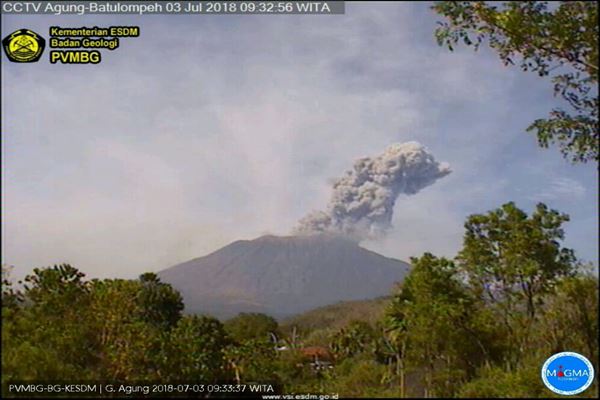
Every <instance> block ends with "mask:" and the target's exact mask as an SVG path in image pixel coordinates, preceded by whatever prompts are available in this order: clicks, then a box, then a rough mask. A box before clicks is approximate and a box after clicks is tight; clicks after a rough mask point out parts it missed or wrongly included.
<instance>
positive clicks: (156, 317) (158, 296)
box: [138, 272, 183, 328]
mask: <svg viewBox="0 0 600 400" xmlns="http://www.w3.org/2000/svg"><path fill="white" fill-rule="evenodd" d="M139 282H140V283H141V290H140V291H139V294H138V302H139V304H140V312H141V317H142V319H143V320H145V321H147V322H148V323H150V324H152V325H154V326H156V327H159V328H160V327H164V328H171V327H172V326H174V325H175V324H176V323H177V321H179V318H181V312H182V311H183V299H182V297H181V294H179V292H177V291H176V290H175V289H173V287H171V285H169V284H167V283H163V282H161V281H160V279H159V278H158V276H157V275H156V274H155V273H152V272H147V273H145V274H142V275H140V277H139Z"/></svg>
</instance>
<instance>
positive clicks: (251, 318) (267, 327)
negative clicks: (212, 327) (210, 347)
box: [225, 313, 279, 342]
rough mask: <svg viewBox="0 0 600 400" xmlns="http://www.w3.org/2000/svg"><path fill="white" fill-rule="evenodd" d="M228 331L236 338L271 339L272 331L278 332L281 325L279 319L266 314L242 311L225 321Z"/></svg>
mask: <svg viewBox="0 0 600 400" xmlns="http://www.w3.org/2000/svg"><path fill="white" fill-rule="evenodd" d="M225 329H226V330H227V333H228V334H229V335H230V336H231V337H232V338H234V339H235V340H237V341H239V342H242V341H244V340H250V339H259V340H269V339H271V336H270V334H271V333H277V332H278V330H279V325H278V324H277V321H276V320H275V319H274V318H273V317H270V316H268V315H266V314H261V313H240V314H238V315H237V316H236V317H234V318H231V319H230V320H228V321H226V322H225Z"/></svg>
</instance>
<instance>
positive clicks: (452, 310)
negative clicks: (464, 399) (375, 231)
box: [386, 253, 478, 397]
mask: <svg viewBox="0 0 600 400" xmlns="http://www.w3.org/2000/svg"><path fill="white" fill-rule="evenodd" d="M411 265H412V270H411V272H410V274H409V275H408V276H407V277H406V278H405V280H404V283H403V285H402V286H401V287H400V290H399V292H398V293H397V294H396V299H395V300H394V302H393V303H392V306H391V307H390V308H389V309H388V311H387V318H386V321H387V323H388V324H389V325H388V329H389V331H388V332H389V333H391V334H392V337H394V335H395V336H396V337H397V340H399V341H400V344H401V345H402V346H403V347H405V352H406V354H400V356H401V357H402V359H404V358H406V359H408V360H409V361H410V362H411V363H412V364H413V365H414V366H418V367H420V368H422V369H423V371H424V380H425V393H424V394H425V397H432V396H452V395H453V394H454V392H455V391H456V390H457V387H458V384H459V383H460V382H461V381H462V380H463V379H466V378H467V377H466V372H467V371H468V367H469V363H473V362H476V360H477V358H478V357H476V353H475V351H477V348H476V345H474V344H473V343H472V342H471V341H470V336H469V335H468V334H467V332H466V331H465V328H464V327H465V326H466V325H467V324H468V319H469V318H470V315H471V313H472V307H471V305H472V299H471V298H470V296H469V294H468V292H467V291H466V289H465V288H464V286H463V284H462V283H461V282H460V280H459V279H458V275H457V268H456V266H455V265H454V263H453V262H452V261H450V260H447V259H445V258H437V257H435V256H433V255H432V254H430V253H425V254H424V255H423V256H422V257H419V258H417V257H413V258H411ZM401 348H402V347H401ZM402 372H403V371H402ZM400 386H401V387H402V384H401V385H400Z"/></svg>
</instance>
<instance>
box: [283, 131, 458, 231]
mask: <svg viewBox="0 0 600 400" xmlns="http://www.w3.org/2000/svg"><path fill="white" fill-rule="evenodd" d="M450 172H451V170H450V167H449V166H448V164H447V163H439V162H437V161H435V159H434V157H433V155H431V153H429V152H428V151H427V149H426V148H425V147H424V146H422V145H421V144H420V143H418V142H406V143H395V144H392V145H390V146H389V147H388V148H387V149H386V150H385V151H384V152H383V154H381V155H379V156H377V157H364V158H360V159H358V160H356V161H355V163H354V167H353V169H351V170H349V171H346V174H345V175H344V176H343V177H341V178H338V179H336V180H335V181H334V183H333V193H332V195H331V199H330V201H329V204H328V205H327V208H326V210H325V211H313V212H311V213H309V214H308V215H306V216H305V217H304V218H302V219H301V220H300V221H299V222H298V225H297V226H296V227H295V228H294V231H293V233H294V234H298V235H314V234H320V233H325V234H333V235H340V236H345V237H347V238H350V239H352V240H356V241H361V240H363V239H367V238H376V237H379V236H381V235H383V234H384V233H385V232H386V231H387V230H388V229H389V228H390V227H391V220H392V215H393V213H394V204H395V202H396V199H397V198H398V196H399V195H400V194H406V195H411V194H415V193H417V192H419V191H420V190H421V189H423V188H425V187H427V186H429V185H431V184H433V183H434V182H435V181H436V180H438V179H440V178H442V177H444V176H446V175H448V174H449V173H450Z"/></svg>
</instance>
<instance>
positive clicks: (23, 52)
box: [2, 29, 46, 63]
mask: <svg viewBox="0 0 600 400" xmlns="http://www.w3.org/2000/svg"><path fill="white" fill-rule="evenodd" d="M45 46H46V41H45V40H44V38H43V37H41V36H40V35H38V34H37V33H35V32H33V31H30V30H29V29H19V30H18V31H15V32H13V33H11V34H10V35H8V36H7V37H5V38H4V39H3V40H2V47H3V48H4V52H5V53H6V56H7V57H8V59H9V60H10V61H13V62H18V63H30V62H36V61H38V60H39V59H40V57H41V56H42V53H43V52H44V47H45Z"/></svg>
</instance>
